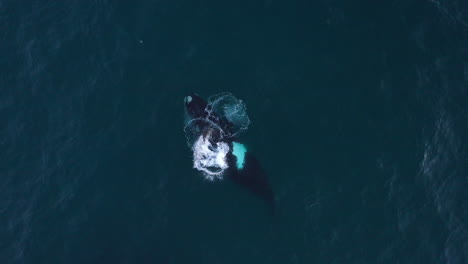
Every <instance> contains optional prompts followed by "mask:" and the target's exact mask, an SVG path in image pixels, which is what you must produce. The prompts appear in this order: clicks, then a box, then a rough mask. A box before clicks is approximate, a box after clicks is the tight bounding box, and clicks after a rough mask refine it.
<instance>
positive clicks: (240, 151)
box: [232, 142, 247, 169]
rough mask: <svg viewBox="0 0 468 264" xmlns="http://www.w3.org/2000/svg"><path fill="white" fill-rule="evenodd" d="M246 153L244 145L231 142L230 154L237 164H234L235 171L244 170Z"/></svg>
mask: <svg viewBox="0 0 468 264" xmlns="http://www.w3.org/2000/svg"><path fill="white" fill-rule="evenodd" d="M246 152H247V149H246V148H245V146H244V144H241V143H238V142H232V154H233V155H234V156H236V158H237V162H236V166H237V169H242V168H244V162H245V153H246Z"/></svg>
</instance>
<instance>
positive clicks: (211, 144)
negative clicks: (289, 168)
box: [184, 93, 275, 212]
mask: <svg viewBox="0 0 468 264" xmlns="http://www.w3.org/2000/svg"><path fill="white" fill-rule="evenodd" d="M184 104H185V110H186V113H187V114H188V116H189V117H190V119H191V120H193V123H194V124H193V126H194V127H195V128H196V129H195V130H196V131H197V132H196V135H195V138H197V141H196V142H195V145H196V144H203V143H205V144H207V145H208V150H207V151H210V150H209V149H210V148H219V149H223V151H218V152H220V153H221V154H220V156H221V157H218V156H215V155H213V159H212V161H213V162H214V164H216V166H218V168H211V167H210V166H209V165H207V166H206V167H208V168H209V169H212V170H211V171H208V172H209V173H213V174H214V175H216V174H217V173H218V172H219V171H220V170H222V171H223V172H222V173H223V176H225V177H226V178H227V179H229V180H230V181H232V182H233V183H234V184H237V185H238V186H240V187H241V188H243V189H245V190H247V191H248V192H250V193H251V194H253V195H254V196H256V197H258V198H259V199H261V200H263V201H264V202H266V203H267V205H268V206H269V207H270V209H271V211H272V212H274V207H275V199H274V193H273V190H272V188H271V185H270V183H269V181H268V177H267V175H266V173H265V171H264V169H263V168H262V166H261V164H260V162H259V161H258V160H257V158H256V157H255V156H254V155H253V154H252V153H251V152H250V151H248V149H247V147H246V146H245V144H243V143H241V142H240V140H239V139H238V137H237V135H235V133H234V132H233V129H234V124H232V123H231V122H230V121H229V120H227V119H226V117H224V116H221V115H218V114H216V113H215V111H213V109H211V105H210V104H209V103H208V102H207V101H206V100H205V99H203V98H202V97H201V96H199V95H197V94H195V93H191V94H189V95H187V96H186V97H185V98H184ZM224 144H225V145H224ZM194 155H195V154H194ZM220 159H221V160H220Z"/></svg>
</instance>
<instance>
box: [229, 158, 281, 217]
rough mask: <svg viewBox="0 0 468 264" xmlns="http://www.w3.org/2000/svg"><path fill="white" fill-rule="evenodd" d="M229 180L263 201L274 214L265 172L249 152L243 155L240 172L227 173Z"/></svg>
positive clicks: (272, 199) (271, 195)
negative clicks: (243, 160) (242, 164)
mask: <svg viewBox="0 0 468 264" xmlns="http://www.w3.org/2000/svg"><path fill="white" fill-rule="evenodd" d="M232 167H235V166H232ZM229 178H230V179H231V180H232V181H233V182H235V183H236V184H239V185H240V186H242V187H244V188H246V189H248V190H249V191H250V192H251V193H252V194H254V195H255V196H257V197H259V198H260V199H262V200H264V201H265V202H266V203H267V205H268V207H270V210H271V212H272V214H274V213H275V198H274V194H273V190H272V189H271V186H270V184H269V182H268V179H267V176H266V174H265V171H264V170H263V169H262V167H261V166H260V163H259V162H258V161H257V159H256V158H255V157H254V156H253V155H252V154H250V153H249V152H246V153H245V163H244V167H243V168H242V169H240V170H233V171H231V173H229Z"/></svg>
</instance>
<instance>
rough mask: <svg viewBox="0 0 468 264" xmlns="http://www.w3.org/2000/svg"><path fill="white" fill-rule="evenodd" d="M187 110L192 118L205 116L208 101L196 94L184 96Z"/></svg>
mask: <svg viewBox="0 0 468 264" xmlns="http://www.w3.org/2000/svg"><path fill="white" fill-rule="evenodd" d="M184 103H185V110H186V111H187V113H188V114H189V115H190V116H191V117H192V118H201V117H204V116H205V115H206V114H207V113H206V111H205V109H206V106H207V102H206V101H205V100H203V98H201V97H200V96H198V95H196V94H190V95H188V96H186V97H185V98H184Z"/></svg>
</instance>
